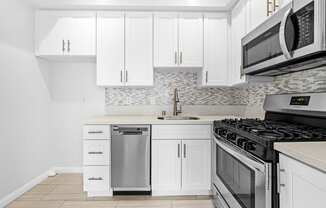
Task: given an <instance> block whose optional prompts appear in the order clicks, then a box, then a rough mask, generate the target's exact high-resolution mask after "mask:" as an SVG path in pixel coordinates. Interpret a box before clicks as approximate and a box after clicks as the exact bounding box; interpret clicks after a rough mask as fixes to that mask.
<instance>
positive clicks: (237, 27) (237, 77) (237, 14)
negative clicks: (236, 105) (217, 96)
mask: <svg viewBox="0 0 326 208" xmlns="http://www.w3.org/2000/svg"><path fill="white" fill-rule="evenodd" d="M247 3H248V1H247V0H244V1H239V3H238V4H237V5H236V6H235V7H234V9H233V10H232V13H231V17H232V20H231V21H232V22H231V24H232V26H231V49H232V51H231V54H232V55H231V59H230V61H231V65H230V66H231V68H230V76H229V78H230V82H231V84H238V83H242V82H244V77H243V76H241V65H242V52H241V51H242V48H241V39H242V38H243V37H244V36H245V35H246V33H247V23H248V21H247V20H248V16H247Z"/></svg>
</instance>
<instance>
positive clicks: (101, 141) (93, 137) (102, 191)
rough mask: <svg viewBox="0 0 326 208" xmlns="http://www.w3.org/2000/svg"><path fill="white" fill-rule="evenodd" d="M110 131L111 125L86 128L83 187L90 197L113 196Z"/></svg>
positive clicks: (84, 136) (84, 135)
mask: <svg viewBox="0 0 326 208" xmlns="http://www.w3.org/2000/svg"><path fill="white" fill-rule="evenodd" d="M110 129H111V126H110V125H85V126H84V130H83V132H84V133H83V138H84V142H83V149H84V150H83V152H84V153H83V166H84V168H83V186H84V191H86V192H87V195H88V196H89V197H94V196H112V191H111V185H110V179H111V171H110V169H111V168H110V165H111V158H110V155H111V133H110Z"/></svg>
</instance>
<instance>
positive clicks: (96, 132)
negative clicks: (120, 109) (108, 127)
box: [88, 131, 103, 134]
mask: <svg viewBox="0 0 326 208" xmlns="http://www.w3.org/2000/svg"><path fill="white" fill-rule="evenodd" d="M88 133H89V134H103V131H89V132H88Z"/></svg>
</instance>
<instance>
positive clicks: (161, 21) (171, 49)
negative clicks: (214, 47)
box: [154, 13, 203, 67]
mask: <svg viewBox="0 0 326 208" xmlns="http://www.w3.org/2000/svg"><path fill="white" fill-rule="evenodd" d="M154 66H155V67H177V66H179V67H202V66H203V15H202V14H200V13H181V14H176V13H156V14H155V15H154Z"/></svg>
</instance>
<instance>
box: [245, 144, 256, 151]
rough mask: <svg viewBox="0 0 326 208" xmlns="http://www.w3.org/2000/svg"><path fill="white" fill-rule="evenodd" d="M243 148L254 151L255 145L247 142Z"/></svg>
mask: <svg viewBox="0 0 326 208" xmlns="http://www.w3.org/2000/svg"><path fill="white" fill-rule="evenodd" d="M245 150H247V151H255V150H256V145H255V144H254V143H253V142H247V143H246V144H245Z"/></svg>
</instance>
